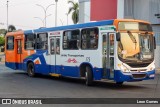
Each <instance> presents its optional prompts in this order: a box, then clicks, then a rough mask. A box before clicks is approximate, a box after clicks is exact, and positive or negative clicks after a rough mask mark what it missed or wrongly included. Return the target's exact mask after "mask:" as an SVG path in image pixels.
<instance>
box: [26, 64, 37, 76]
mask: <svg viewBox="0 0 160 107" xmlns="http://www.w3.org/2000/svg"><path fill="white" fill-rule="evenodd" d="M27 73H28V76H30V77H35V71H34V64H33V63H32V62H30V63H29V64H28V65H27Z"/></svg>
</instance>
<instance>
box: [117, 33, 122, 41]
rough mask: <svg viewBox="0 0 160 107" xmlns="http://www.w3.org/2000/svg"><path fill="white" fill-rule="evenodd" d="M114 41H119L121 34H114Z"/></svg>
mask: <svg viewBox="0 0 160 107" xmlns="http://www.w3.org/2000/svg"><path fill="white" fill-rule="evenodd" d="M116 40H117V41H120V40H121V34H120V33H119V32H118V33H116Z"/></svg>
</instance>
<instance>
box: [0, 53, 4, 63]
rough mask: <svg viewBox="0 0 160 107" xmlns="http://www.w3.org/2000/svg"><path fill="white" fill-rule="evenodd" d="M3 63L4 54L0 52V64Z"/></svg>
mask: <svg viewBox="0 0 160 107" xmlns="http://www.w3.org/2000/svg"><path fill="white" fill-rule="evenodd" d="M4 63H5V55H4V52H0V64H4Z"/></svg>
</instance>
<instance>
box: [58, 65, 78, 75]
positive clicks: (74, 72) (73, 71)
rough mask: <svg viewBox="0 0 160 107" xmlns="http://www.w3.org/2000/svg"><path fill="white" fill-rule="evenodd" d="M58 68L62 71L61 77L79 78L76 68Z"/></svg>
mask: <svg viewBox="0 0 160 107" xmlns="http://www.w3.org/2000/svg"><path fill="white" fill-rule="evenodd" d="M57 67H58V66H57ZM59 68H61V69H62V72H61V75H62V76H70V77H80V71H79V67H78V66H61V67H60V66H59Z"/></svg>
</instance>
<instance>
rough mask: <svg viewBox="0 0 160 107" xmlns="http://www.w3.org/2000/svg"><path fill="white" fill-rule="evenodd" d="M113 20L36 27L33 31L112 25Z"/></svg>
mask: <svg viewBox="0 0 160 107" xmlns="http://www.w3.org/2000/svg"><path fill="white" fill-rule="evenodd" d="M113 22H114V20H104V21H98V22H89V23H84V24H76V25H68V26H59V27H51V28H42V29H36V30H34V32H35V33H40V32H49V31H57V30H67V29H75V28H84V27H94V26H103V25H113Z"/></svg>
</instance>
